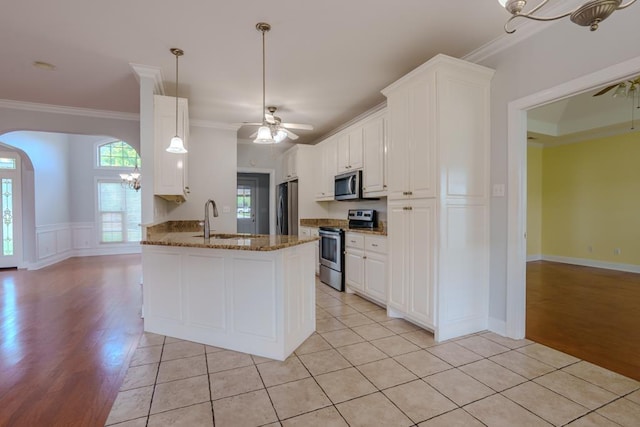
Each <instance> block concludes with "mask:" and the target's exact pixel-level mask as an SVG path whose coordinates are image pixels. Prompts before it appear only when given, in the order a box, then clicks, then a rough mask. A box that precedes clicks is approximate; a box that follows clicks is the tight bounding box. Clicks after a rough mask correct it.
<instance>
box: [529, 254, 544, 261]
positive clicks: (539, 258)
mask: <svg viewBox="0 0 640 427" xmlns="http://www.w3.org/2000/svg"><path fill="white" fill-rule="evenodd" d="M531 261H542V254H534V255H527V262H531Z"/></svg>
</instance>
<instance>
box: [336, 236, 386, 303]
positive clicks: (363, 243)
mask: <svg viewBox="0 0 640 427" xmlns="http://www.w3.org/2000/svg"><path fill="white" fill-rule="evenodd" d="M345 284H346V286H347V289H348V290H349V291H356V292H359V293H361V294H363V295H364V296H366V297H368V298H370V299H372V300H374V301H376V302H378V303H380V304H383V305H385V304H386V302H387V239H386V237H384V236H374V235H368V234H361V233H353V232H350V233H346V234H345Z"/></svg>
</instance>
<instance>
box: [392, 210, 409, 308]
mask: <svg viewBox="0 0 640 427" xmlns="http://www.w3.org/2000/svg"><path fill="white" fill-rule="evenodd" d="M407 206H408V203H407V202H406V201H403V200H395V201H390V202H389V203H388V208H387V225H388V228H389V230H388V235H387V250H388V255H387V256H388V263H387V266H388V274H387V283H388V292H387V305H389V306H390V307H392V308H395V309H397V310H400V311H402V312H406V311H407V309H408V305H407V304H408V296H407V291H408V277H409V276H408V275H409V262H408V261H409V260H408V254H407V251H408V249H407V248H408V247H409V244H410V240H409V239H410V238H411V234H410V223H409V220H410V214H409V213H410V211H409V210H407Z"/></svg>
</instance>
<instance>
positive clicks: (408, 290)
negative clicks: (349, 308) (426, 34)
mask: <svg viewBox="0 0 640 427" xmlns="http://www.w3.org/2000/svg"><path fill="white" fill-rule="evenodd" d="M493 73H494V72H493V70H490V69H488V68H485V67H481V66H478V65H475V64H471V63H468V62H465V61H462V60H459V59H454V58H450V57H447V56H445V55H438V56H436V57H434V58H433V59H431V60H430V61H428V62H426V63H425V64H423V65H422V66H420V67H418V68H417V69H416V70H414V71H412V72H411V73H409V74H408V75H406V76H405V77H403V78H401V79H400V80H398V81H397V82H395V83H393V84H392V85H390V86H389V87H387V88H386V89H384V90H383V91H382V92H383V93H384V95H385V96H386V97H387V109H388V118H389V135H388V138H389V141H388V153H387V160H388V172H389V173H388V188H387V190H388V191H387V196H388V210H387V218H388V236H389V248H390V250H389V255H388V256H389V271H390V276H389V293H388V295H389V298H388V300H389V302H388V307H389V308H390V314H392V315H396V316H401V317H406V318H408V319H410V320H412V321H414V322H416V323H419V324H422V325H424V326H426V327H428V328H431V329H433V330H434V332H435V336H436V340H438V341H441V340H446V339H450V338H454V337H457V336H461V335H464V334H469V333H474V332H477V331H480V330H483V329H486V328H487V324H488V289H489V255H488V254H489V152H490V121H489V110H490V82H491V78H492V76H493Z"/></svg>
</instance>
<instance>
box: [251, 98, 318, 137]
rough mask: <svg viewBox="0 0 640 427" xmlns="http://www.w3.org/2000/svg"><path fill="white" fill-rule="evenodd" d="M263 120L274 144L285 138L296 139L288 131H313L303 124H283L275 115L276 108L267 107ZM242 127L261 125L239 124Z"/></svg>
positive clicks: (257, 124) (256, 123)
mask: <svg viewBox="0 0 640 427" xmlns="http://www.w3.org/2000/svg"><path fill="white" fill-rule="evenodd" d="M266 110H267V111H265V114H264V119H265V122H266V123H267V125H268V126H269V128H270V129H271V134H272V135H273V138H274V139H275V140H276V142H281V141H283V140H284V139H285V138H287V137H289V139H291V140H296V139H298V135H296V134H295V133H293V132H292V131H291V130H290V129H299V130H313V126H312V125H308V124H303V123H283V122H282V119H280V117H278V116H276V115H275V113H276V111H277V110H278V108H277V107H274V106H269V107H267V108H266ZM240 125H242V126H262V125H263V123H258V122H242V123H240ZM257 134H258V132H257V131H256V132H255V133H253V134H252V135H251V136H250V138H255V137H256V135H257Z"/></svg>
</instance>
